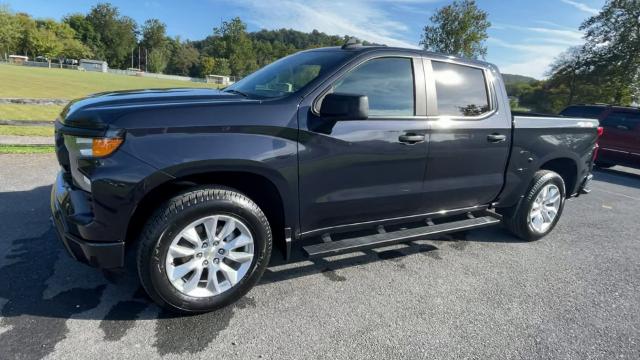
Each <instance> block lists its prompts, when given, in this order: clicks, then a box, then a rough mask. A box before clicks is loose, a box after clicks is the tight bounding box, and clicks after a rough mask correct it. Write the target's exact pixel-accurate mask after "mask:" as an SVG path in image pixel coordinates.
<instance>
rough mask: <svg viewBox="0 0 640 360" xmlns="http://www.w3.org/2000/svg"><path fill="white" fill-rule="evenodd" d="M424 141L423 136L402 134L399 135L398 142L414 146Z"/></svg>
mask: <svg viewBox="0 0 640 360" xmlns="http://www.w3.org/2000/svg"><path fill="white" fill-rule="evenodd" d="M424 139H425V137H424V135H420V134H404V135H400V137H399V138H398V140H399V141H400V142H402V143H405V144H416V143H419V142H423V141H424Z"/></svg>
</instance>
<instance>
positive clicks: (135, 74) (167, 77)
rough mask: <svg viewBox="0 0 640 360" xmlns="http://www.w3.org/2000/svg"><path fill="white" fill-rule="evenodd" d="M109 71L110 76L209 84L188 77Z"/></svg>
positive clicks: (203, 80)
mask: <svg viewBox="0 0 640 360" xmlns="http://www.w3.org/2000/svg"><path fill="white" fill-rule="evenodd" d="M107 71H108V72H109V73H110V74H117V75H129V76H140V77H148V78H154V79H165V80H177V81H191V82H201V83H204V82H207V80H205V79H200V78H192V77H188V76H179V75H167V74H156V73H148V72H143V71H134V70H120V69H109V70H107Z"/></svg>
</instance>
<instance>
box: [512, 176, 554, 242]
mask: <svg viewBox="0 0 640 360" xmlns="http://www.w3.org/2000/svg"><path fill="white" fill-rule="evenodd" d="M549 183H553V184H555V185H556V186H557V187H558V188H559V189H560V193H561V198H560V207H559V209H558V213H557V215H556V217H555V219H554V220H553V222H552V223H551V226H550V227H549V228H548V229H547V230H546V231H545V232H543V233H539V232H537V231H535V230H533V228H532V227H531V225H530V221H529V212H530V211H531V207H532V206H533V202H534V200H535V199H536V197H537V196H538V193H539V192H540V191H541V190H542V188H543V187H544V186H545V185H547V184H549ZM565 199H566V189H565V185H564V181H563V180H562V177H561V176H560V175H558V174H557V173H555V172H553V171H550V170H540V171H537V172H536V173H535V174H534V176H533V180H532V181H531V185H530V186H529V189H528V190H527V192H526V195H525V197H524V198H522V200H520V202H519V203H518V205H517V206H516V207H515V209H512V210H511V211H503V212H501V213H502V215H503V218H502V220H503V224H504V225H505V227H506V228H507V229H509V231H511V233H513V234H514V235H516V236H517V237H519V238H521V239H523V240H526V241H534V240H538V239H540V238H542V237H544V236H546V235H547V234H548V233H550V232H551V231H552V230H553V228H555V226H556V224H557V223H558V220H560V217H561V215H562V210H563V209H564V203H565Z"/></svg>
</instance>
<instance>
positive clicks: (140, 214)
mask: <svg viewBox="0 0 640 360" xmlns="http://www.w3.org/2000/svg"><path fill="white" fill-rule="evenodd" d="M164 172H166V173H167V174H169V175H170V176H171V179H170V180H167V181H164V182H162V183H159V184H155V185H154V186H153V187H149V188H147V189H146V192H144V194H143V195H142V196H141V197H140V199H139V200H138V201H137V202H136V207H135V208H134V210H133V211H132V213H131V215H130V216H129V222H128V224H127V229H126V235H125V242H126V245H127V246H129V245H131V244H133V243H135V242H136V241H137V239H138V237H139V235H140V232H141V231H142V229H143V227H144V225H145V224H146V221H147V219H148V218H149V217H150V216H151V214H153V212H154V211H155V210H156V209H157V208H158V207H159V206H161V205H162V204H163V203H164V202H166V201H167V200H168V199H170V198H171V197H173V196H175V195H177V194H179V193H181V192H184V191H187V190H189V189H191V188H193V187H197V186H202V185H221V186H227V187H231V188H234V189H236V190H238V191H240V192H242V193H243V194H245V195H247V196H248V197H249V198H250V199H252V200H253V201H254V202H256V204H257V205H258V206H259V207H260V208H261V209H262V211H263V212H264V213H265V215H266V216H267V219H268V221H269V224H270V226H271V231H272V233H273V239H274V245H275V246H276V247H277V248H279V249H281V250H282V251H283V253H284V251H285V250H286V243H285V228H291V229H297V228H298V221H297V216H296V214H297V200H296V198H294V197H292V196H291V194H297V191H296V192H295V193H292V192H291V190H290V187H291V185H289V184H287V182H286V180H285V179H284V178H282V177H279V176H277V175H275V174H273V171H270V169H265V168H262V167H260V166H256V165H255V164H253V165H252V166H250V167H247V166H242V165H238V164H236V165H234V166H211V165H210V164H209V166H204V168H203V166H202V164H200V165H198V166H188V165H186V164H182V165H181V166H180V167H179V168H177V169H167V170H166V171H164ZM295 185H296V187H297V184H295Z"/></svg>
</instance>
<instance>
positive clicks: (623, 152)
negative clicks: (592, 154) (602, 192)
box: [560, 104, 640, 169]
mask: <svg viewBox="0 0 640 360" xmlns="http://www.w3.org/2000/svg"><path fill="white" fill-rule="evenodd" d="M560 115H563V116H579V117H583V118H590V119H597V120H599V121H600V126H601V127H602V129H603V134H602V136H601V138H600V140H599V145H600V149H599V151H598V157H597V159H596V165H597V166H599V167H601V168H609V167H612V166H614V165H622V166H629V167H634V168H637V169H640V108H637V107H625V106H611V105H602V104H594V105H571V106H569V107H567V108H566V109H564V110H562V112H561V113H560Z"/></svg>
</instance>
